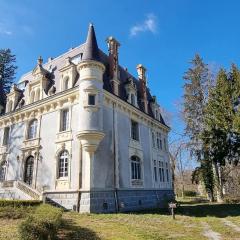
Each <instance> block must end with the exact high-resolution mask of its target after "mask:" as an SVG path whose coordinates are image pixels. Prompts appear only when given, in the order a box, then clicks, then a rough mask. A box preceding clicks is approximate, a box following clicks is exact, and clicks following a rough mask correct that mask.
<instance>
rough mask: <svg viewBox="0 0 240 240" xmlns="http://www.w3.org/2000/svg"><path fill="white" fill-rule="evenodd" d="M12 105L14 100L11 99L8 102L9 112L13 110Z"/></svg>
mask: <svg viewBox="0 0 240 240" xmlns="http://www.w3.org/2000/svg"><path fill="white" fill-rule="evenodd" d="M12 107H13V102H12V100H10V101H9V103H8V112H11V111H12V110H13V109H12Z"/></svg>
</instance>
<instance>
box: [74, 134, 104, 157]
mask: <svg viewBox="0 0 240 240" xmlns="http://www.w3.org/2000/svg"><path fill="white" fill-rule="evenodd" d="M104 136H105V134H104V133H103V132H99V131H91V130H86V131H81V132H79V133H78V135H77V137H78V139H79V140H80V141H81V144H82V146H83V149H84V150H85V151H86V152H92V153H94V152H95V151H96V150H97V148H98V145H99V143H100V142H101V141H102V139H103V138H104Z"/></svg>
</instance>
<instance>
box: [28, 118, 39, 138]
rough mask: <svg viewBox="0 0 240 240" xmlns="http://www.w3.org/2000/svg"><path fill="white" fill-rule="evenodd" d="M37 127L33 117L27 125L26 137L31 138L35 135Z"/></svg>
mask: <svg viewBox="0 0 240 240" xmlns="http://www.w3.org/2000/svg"><path fill="white" fill-rule="evenodd" d="M37 127H38V121H37V119H33V120H32V121H31V122H30V123H29V126H28V139H33V138H36V137H37Z"/></svg>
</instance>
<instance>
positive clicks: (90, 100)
mask: <svg viewBox="0 0 240 240" xmlns="http://www.w3.org/2000/svg"><path fill="white" fill-rule="evenodd" d="M88 105H95V95H90V94H89V95H88Z"/></svg>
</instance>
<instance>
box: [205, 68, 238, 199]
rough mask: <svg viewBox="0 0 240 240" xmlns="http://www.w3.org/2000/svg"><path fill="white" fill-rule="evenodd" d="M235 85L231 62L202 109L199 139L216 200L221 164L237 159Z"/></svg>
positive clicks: (220, 192)
mask: <svg viewBox="0 0 240 240" xmlns="http://www.w3.org/2000/svg"><path fill="white" fill-rule="evenodd" d="M239 86H240V73H239V70H238V69H237V67H236V66H235V65H233V66H232V69H231V72H230V74H229V76H228V75H227V73H226V71H225V70H223V69H221V70H220V71H219V74H218V76H217V80H216V86H215V87H214V88H213V89H212V90H211V93H210V97H209V101H208V104H207V107H206V112H205V130H204V133H203V135H202V141H203V142H204V145H205V146H206V152H207V153H208V156H209V160H210V161H211V163H212V167H213V173H214V183H215V186H216V192H217V201H218V202H221V201H222V200H223V181H224V179H223V177H222V167H223V166H225V164H226V161H227V162H228V163H229V164H233V163H234V164H236V162H238V159H239V149H240V134H239V133H240V132H239V125H237V123H238V121H239V111H238V109H236V102H237V100H238V98H239V96H240V95H239V93H240V92H239V91H240V88H239ZM237 106H238V104H237Z"/></svg>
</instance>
